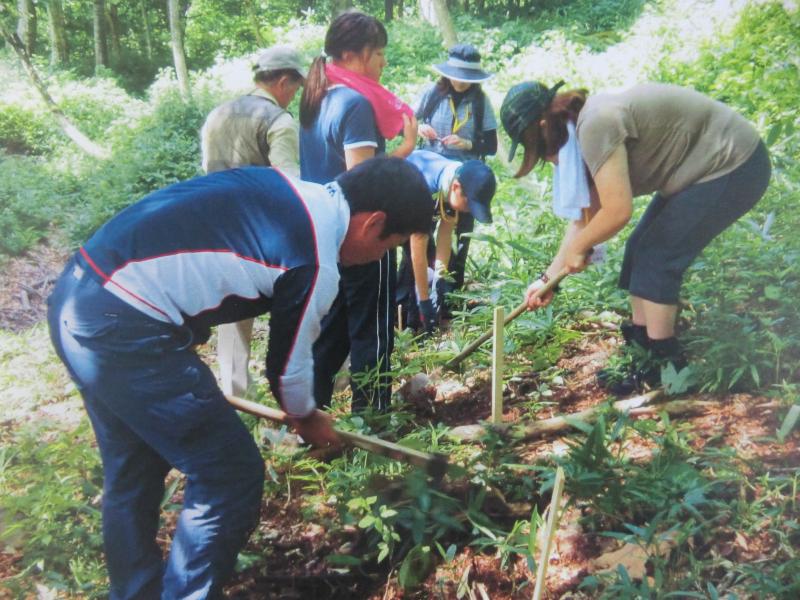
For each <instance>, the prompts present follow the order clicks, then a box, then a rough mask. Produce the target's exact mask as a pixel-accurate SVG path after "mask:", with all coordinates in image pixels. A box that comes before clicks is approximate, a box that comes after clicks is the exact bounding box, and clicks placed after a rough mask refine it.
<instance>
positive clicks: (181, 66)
mask: <svg viewBox="0 0 800 600" xmlns="http://www.w3.org/2000/svg"><path fill="white" fill-rule="evenodd" d="M167 9H168V11H169V31H170V37H171V39H172V58H173V60H174V61H175V74H176V75H177V76H178V87H179V88H180V90H181V96H183V99H184V100H188V99H189V98H190V97H191V94H192V92H191V88H190V87H189V69H188V68H187V67H186V53H185V52H184V51H183V26H182V24H181V13H180V6H179V5H178V0H167Z"/></svg>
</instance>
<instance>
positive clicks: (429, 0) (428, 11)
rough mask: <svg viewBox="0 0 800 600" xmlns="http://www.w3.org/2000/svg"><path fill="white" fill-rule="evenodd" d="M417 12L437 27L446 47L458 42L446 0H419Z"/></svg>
mask: <svg viewBox="0 0 800 600" xmlns="http://www.w3.org/2000/svg"><path fill="white" fill-rule="evenodd" d="M419 13H420V15H421V16H422V18H424V19H425V20H426V21H428V23H430V24H431V25H436V26H438V27H439V32H440V33H441V34H442V40H444V45H445V46H446V47H448V48H450V47H451V46H454V45H455V44H457V43H458V36H457V35H456V30H455V28H454V27H453V19H452V18H451V17H450V10H449V9H448V8H447V2H446V0H419Z"/></svg>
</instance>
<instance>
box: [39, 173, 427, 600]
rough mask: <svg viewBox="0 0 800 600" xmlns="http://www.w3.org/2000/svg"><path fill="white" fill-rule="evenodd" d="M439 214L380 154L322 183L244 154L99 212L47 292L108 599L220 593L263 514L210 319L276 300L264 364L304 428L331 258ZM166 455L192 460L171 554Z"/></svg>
mask: <svg viewBox="0 0 800 600" xmlns="http://www.w3.org/2000/svg"><path fill="white" fill-rule="evenodd" d="M429 222H430V199H429V195H428V191H427V187H426V186H425V182H424V180H423V178H422V176H421V175H420V174H419V172H418V171H417V170H416V169H415V168H414V167H413V166H411V165H409V164H408V163H406V162H405V161H403V160H401V159H386V158H384V159H374V160H371V161H367V162H365V163H363V164H362V165H360V166H359V167H357V168H355V169H353V170H351V171H348V172H347V173H345V174H343V175H342V176H341V177H339V178H338V179H337V181H336V182H332V183H329V184H327V185H325V186H321V185H316V184H312V183H305V182H301V181H299V180H294V179H290V178H288V177H286V176H285V175H283V174H282V173H280V172H279V171H277V170H274V169H268V168H263V167H247V168H243V169H234V170H229V171H221V172H219V173H214V174H211V175H208V176H205V177H199V178H196V179H192V180H190V181H185V182H182V183H178V184H175V185H172V186H169V187H167V188H164V189H162V190H159V191H157V192H155V193H153V194H150V195H149V196H147V197H145V198H144V199H142V200H141V201H139V202H138V203H136V204H134V205H132V206H130V207H129V208H127V209H125V210H123V211H122V212H121V213H120V214H118V215H117V216H116V217H114V218H113V219H111V220H110V221H109V222H108V223H106V224H105V225H104V226H103V227H102V228H101V229H100V230H98V231H97V233H95V235H94V236H93V237H92V238H91V239H90V240H89V241H88V242H87V243H86V244H85V245H84V246H83V247H82V248H80V250H79V251H78V252H77V253H76V254H75V255H74V256H73V257H72V259H71V260H70V261H69V263H68V264H67V266H66V268H65V269H64V272H63V273H62V275H61V277H60V278H59V281H58V283H57V285H56V288H55V291H54V292H53V295H52V296H51V297H50V299H49V314H48V320H49V324H50V332H51V337H52V340H53V344H54V346H55V348H56V351H57V352H58V355H59V357H60V358H61V360H62V361H63V362H64V364H65V365H66V366H67V369H68V371H69V373H70V375H71V377H72V378H73V380H74V381H75V382H76V384H77V385H78V387H79V389H80V390H81V393H82V395H83V398H84V404H85V406H86V409H87V412H88V413H89V417H90V419H91V421H92V425H93V427H94V430H95V434H96V437H97V442H98V446H99V449H100V453H101V456H102V459H103V469H104V477H105V481H104V494H103V536H104V543H105V552H106V559H107V563H108V569H109V573H110V578H111V598H114V599H122V598H126V599H127V598H141V599H149V598H158V597H162V598H218V597H220V596H221V593H222V585H223V584H224V582H225V581H226V579H227V578H228V577H229V575H230V574H231V572H232V570H233V567H234V564H235V561H236V556H237V553H238V552H239V550H240V549H241V547H242V546H243V545H244V543H245V542H246V541H247V538H248V536H249V534H250V532H251V531H252V530H253V528H254V527H255V525H256V523H257V521H258V515H259V508H260V503H261V493H262V488H263V462H262V460H261V457H260V455H259V452H258V449H257V448H256V445H255V442H254V441H253V439H252V438H251V437H250V435H249V433H248V431H247V429H246V428H245V427H244V425H243V424H242V422H241V421H240V419H239V418H238V416H237V415H236V412H235V411H234V409H233V408H232V407H231V406H230V405H229V404H228V403H227V402H226V401H225V398H224V395H223V394H222V392H221V391H220V389H219V388H218V386H217V383H216V381H215V379H214V376H213V374H212V372H211V371H210V369H209V368H208V367H207V366H206V365H205V363H203V361H202V360H201V359H200V358H199V357H198V356H197V354H196V353H195V352H194V350H193V347H194V346H195V345H196V344H199V343H203V342H204V341H206V340H207V339H208V337H209V335H210V328H211V327H213V326H215V325H219V324H220V323H229V322H235V321H240V320H242V319H246V318H251V317H253V316H256V315H259V314H262V313H264V312H270V313H271V322H270V339H269V348H268V353H267V376H268V379H269V382H270V386H271V388H272V392H273V394H274V395H275V397H276V398H277V399H278V401H279V402H280V403H281V405H282V407H283V409H284V410H285V411H286V412H287V413H288V414H289V415H290V417H291V419H292V422H293V424H294V427H295V429H296V430H297V432H298V433H299V434H300V435H302V436H303V437H304V438H305V439H307V440H308V441H310V442H312V443H315V444H326V443H335V442H336V435H335V433H334V432H333V429H332V427H331V423H330V418H329V417H328V416H327V415H325V414H324V413H319V412H316V411H315V408H316V404H315V399H314V395H313V371H314V368H313V356H312V346H313V343H314V341H315V340H316V338H317V336H318V334H319V331H320V321H321V320H322V317H323V316H324V315H325V314H326V313H327V311H328V309H329V308H330V306H331V304H332V302H333V300H334V298H335V297H336V294H337V290H338V284H339V271H338V267H337V263H341V264H343V265H348V264H361V263H365V262H369V261H374V260H377V259H378V258H379V257H381V256H382V255H383V254H384V253H385V252H386V251H387V249H389V248H392V247H394V246H396V245H398V244H400V243H402V242H404V241H405V240H406V239H407V238H408V236H409V235H410V234H411V233H415V232H419V231H424V230H426V229H427V227H428V224H429ZM170 468H176V469H178V470H179V471H181V472H182V473H184V474H185V475H186V489H185V493H184V507H183V511H182V512H181V514H180V517H179V519H178V524H177V530H176V532H175V536H174V538H173V542H172V548H171V551H170V554H169V557H168V559H167V560H166V562H164V561H163V560H162V556H161V551H160V549H159V547H158V546H157V544H156V539H155V536H156V532H157V529H158V517H159V503H160V501H161V498H162V496H163V494H164V478H165V476H166V474H167V472H168V471H169V470H170Z"/></svg>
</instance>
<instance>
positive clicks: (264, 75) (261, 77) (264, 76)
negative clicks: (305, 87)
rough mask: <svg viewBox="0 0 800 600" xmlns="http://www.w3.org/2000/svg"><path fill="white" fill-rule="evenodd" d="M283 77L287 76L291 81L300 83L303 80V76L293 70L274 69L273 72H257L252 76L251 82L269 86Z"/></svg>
mask: <svg viewBox="0 0 800 600" xmlns="http://www.w3.org/2000/svg"><path fill="white" fill-rule="evenodd" d="M284 75H288V76H289V77H290V78H291V80H292V81H301V80H302V79H303V76H302V75H300V73H298V72H297V71H295V70H294V69H275V70H274V71H257V72H256V74H255V75H254V76H253V81H255V82H257V83H266V84H270V83H272V82H273V81H278V80H279V79H280V78H281V77H283V76H284Z"/></svg>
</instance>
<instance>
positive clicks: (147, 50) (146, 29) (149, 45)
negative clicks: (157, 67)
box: [139, 0, 153, 60]
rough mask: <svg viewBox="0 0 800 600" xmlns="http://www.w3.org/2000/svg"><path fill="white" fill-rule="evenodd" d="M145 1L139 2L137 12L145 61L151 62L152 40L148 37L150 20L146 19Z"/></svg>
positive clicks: (140, 0)
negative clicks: (140, 25)
mask: <svg viewBox="0 0 800 600" xmlns="http://www.w3.org/2000/svg"><path fill="white" fill-rule="evenodd" d="M144 3H145V0H139V10H140V12H141V15H142V26H143V33H144V54H145V56H146V57H147V60H153V38H152V36H151V35H150V19H149V18H148V17H147V7H146V6H145V5H144Z"/></svg>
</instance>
